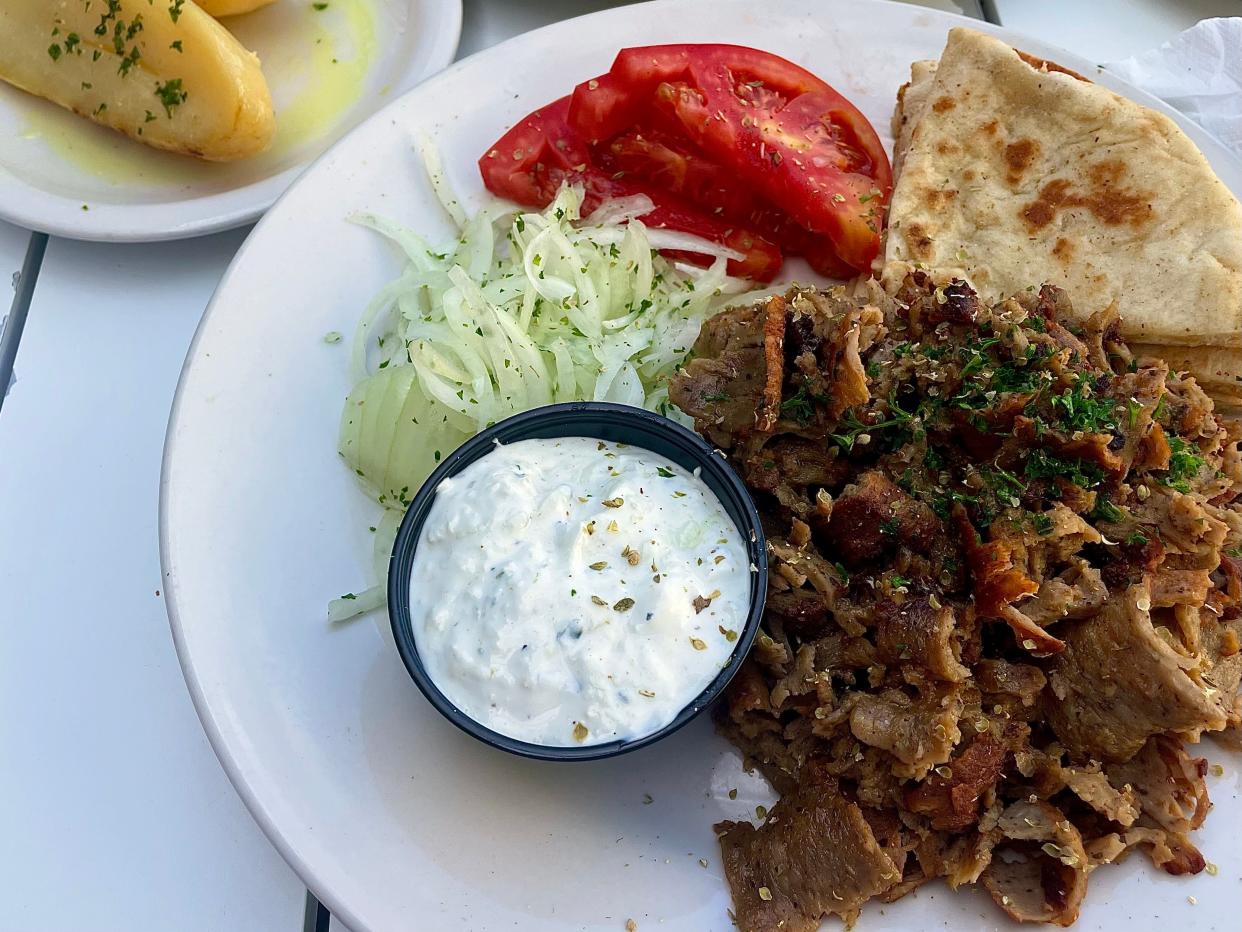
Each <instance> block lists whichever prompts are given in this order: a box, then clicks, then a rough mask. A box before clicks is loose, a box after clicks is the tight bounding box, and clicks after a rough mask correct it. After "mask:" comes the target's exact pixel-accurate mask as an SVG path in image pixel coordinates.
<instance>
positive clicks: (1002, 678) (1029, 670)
mask: <svg viewBox="0 0 1242 932" xmlns="http://www.w3.org/2000/svg"><path fill="white" fill-rule="evenodd" d="M974 675H975V684H976V685H977V686H978V687H979V690H980V692H982V693H983V695H984V697H985V698H989V697H997V696H1000V695H1002V694H1004V695H1008V696H1013V697H1015V698H1016V699H1018V701H1019V702H1021V704H1022V705H1024V706H1027V707H1030V706H1033V705H1035V700H1036V699H1038V698H1039V694H1040V693H1041V692H1043V689H1044V686H1046V685H1047V683H1048V678H1047V677H1046V676H1044V673H1043V671H1042V670H1040V669H1039V667H1035V666H1032V665H1030V664H1026V663H1010V662H1009V661H1008V660H1001V659H996V660H980V661H979V662H978V663H976V664H975V666H974Z"/></svg>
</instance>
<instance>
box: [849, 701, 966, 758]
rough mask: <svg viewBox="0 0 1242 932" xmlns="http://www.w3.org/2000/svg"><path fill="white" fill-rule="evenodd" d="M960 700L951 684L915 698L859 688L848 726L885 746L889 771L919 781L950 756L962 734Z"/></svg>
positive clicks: (863, 739) (858, 735)
mask: <svg viewBox="0 0 1242 932" xmlns="http://www.w3.org/2000/svg"><path fill="white" fill-rule="evenodd" d="M963 704H964V700H963V696H962V694H961V691H960V690H958V689H957V688H955V687H948V688H943V689H941V688H937V689H929V690H928V691H927V692H926V693H925V694H923V695H920V696H919V698H918V699H911V698H910V697H909V696H907V695H906V694H905V693H903V692H901V691H900V690H896V689H890V690H886V691H885V692H883V693H881V694H880V695H878V696H876V695H871V694H869V693H860V694H858V695H857V697H856V700H855V703H854V708H853V710H852V711H851V712H850V731H851V732H853V734H854V737H855V738H857V739H858V740H859V741H861V742H862V743H863V744H869V745H871V746H872V747H875V748H880V749H881V750H884V751H888V752H889V753H890V754H892V755H893V758H894V760H895V763H894V764H893V772H894V773H896V774H898V775H899V776H902V777H907V778H910V779H914V780H921V779H923V778H924V777H925V776H927V774H928V772H929V771H930V770H931V769H932V768H933V767H936V766H938V765H940V764H943V763H945V762H946V761H947V760H948V759H949V755H950V754H952V753H953V748H954V746H955V745H956V744H957V742H958V741H959V740H960V739H961V737H962V733H961V731H960V730H959V729H958V724H957V723H958V719H959V718H960V717H961V715H962V707H963Z"/></svg>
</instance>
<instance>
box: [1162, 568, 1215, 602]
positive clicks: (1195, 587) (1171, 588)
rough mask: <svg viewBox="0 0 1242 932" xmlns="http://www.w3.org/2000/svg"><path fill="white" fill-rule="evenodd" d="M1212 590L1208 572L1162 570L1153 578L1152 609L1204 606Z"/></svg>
mask: <svg viewBox="0 0 1242 932" xmlns="http://www.w3.org/2000/svg"><path fill="white" fill-rule="evenodd" d="M1211 589H1212V579H1211V574H1210V573H1209V572H1208V571H1207V570H1171V569H1167V568H1163V567H1162V568H1161V569H1160V570H1159V571H1158V572H1157V573H1156V574H1155V575H1153V576H1152V577H1151V604H1152V608H1168V607H1170V606H1173V605H1195V606H1199V605H1202V604H1203V603H1204V602H1206V601H1207V596H1208V592H1210V591H1211Z"/></svg>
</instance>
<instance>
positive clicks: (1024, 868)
mask: <svg viewBox="0 0 1242 932" xmlns="http://www.w3.org/2000/svg"><path fill="white" fill-rule="evenodd" d="M999 827H1000V830H1001V832H1002V833H1003V834H1004V836H1005V841H1004V842H1002V843H1001V844H999V845H997V846H996V851H995V854H994V856H993V858H992V862H991V863H990V864H989V865H988V867H987V870H985V871H984V872H983V885H984V886H985V887H986V888H987V891H988V892H989V893H991V894H992V899H994V900H995V901H996V903H997V905H998V906H1000V908H1001V909H1003V910H1004V911H1005V912H1006V913H1008V914H1009V916H1010V918H1012V919H1017V920H1018V921H1019V922H1054V923H1056V924H1057V925H1059V926H1068V925H1072V924H1073V922H1074V920H1075V919H1077V918H1078V910H1079V908H1080V907H1081V905H1082V899H1083V897H1084V896H1086V895H1087V871H1088V869H1089V862H1088V859H1087V852H1086V851H1085V850H1084V848H1083V845H1082V836H1081V835H1079V833H1078V829H1076V828H1075V827H1074V826H1073V824H1072V823H1071V822H1070V821H1069V820H1068V819H1067V818H1066V817H1065V814H1064V813H1062V812H1061V810H1059V809H1057V808H1056V807H1055V806H1053V805H1050V804H1049V803H1046V802H1043V801H1040V800H1037V801H1035V802H1030V801H1028V800H1022V801H1020V802H1016V803H1013V804H1011V805H1010V806H1009V807H1008V808H1007V809H1006V810H1005V811H1004V813H1003V814H1002V815H1001V817H1000V826H999Z"/></svg>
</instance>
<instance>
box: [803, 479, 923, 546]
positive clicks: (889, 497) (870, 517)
mask: <svg viewBox="0 0 1242 932" xmlns="http://www.w3.org/2000/svg"><path fill="white" fill-rule="evenodd" d="M941 529H942V528H941V524H940V521H939V519H937V517H936V515H935V512H933V511H932V510H931V509H930V508H929V507H928V506H927V505H925V504H923V503H922V502H920V501H917V500H915V499H913V498H911V497H910V496H909V495H907V494H906V493H905V492H903V491H902V490H901V489H899V488H898V487H897V486H895V485H894V484H893V483H892V481H891V480H889V479H888V478H887V477H886V476H885V475H884V474H883V473H880V472H876V471H874V470H873V471H871V472H865V473H863V474H862V475H861V476H859V477H858V481H857V483H855V484H854V485H850V486H846V488H845V490H844V491H843V492H842V493H841V495H840V496H839V497H838V498H837V500H836V502H835V503H834V504H833V506H832V517H831V518H829V520H828V529H827V533H826V535H825V540H824V545H825V546H826V547H828V548H829V549H831V550H832V551H834V552H836V553H837V554H839V555H840V557H841V561H842V562H843V563H844V564H845V565H846V566H848V567H850V568H851V569H855V568H858V567H861V566H864V565H865V564H867V563H870V562H872V561H874V560H878V559H879V558H880V557H881V556H882V555H883V554H884V553H885V552H887V551H889V550H891V549H893V548H894V547H896V546H897V544H898V543H901V544H905V545H906V546H907V547H910V548H911V549H913V550H916V551H923V552H926V551H927V550H928V549H930V548H931V546H932V543H933V542H934V539H935V536H936V534H937V533H938V532H939V531H941Z"/></svg>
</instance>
